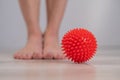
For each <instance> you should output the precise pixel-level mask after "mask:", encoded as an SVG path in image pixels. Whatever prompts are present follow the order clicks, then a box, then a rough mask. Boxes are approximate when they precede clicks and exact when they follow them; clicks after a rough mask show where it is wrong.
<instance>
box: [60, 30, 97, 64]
mask: <svg viewBox="0 0 120 80" xmlns="http://www.w3.org/2000/svg"><path fill="white" fill-rule="evenodd" d="M62 49H63V51H64V54H65V55H66V57H67V58H68V59H70V60H71V61H73V62H76V63H82V62H86V61H88V60H89V59H91V58H92V57H93V56H94V54H95V52H96V49H97V41H96V38H95V37H94V35H93V34H92V33H91V32H90V31H88V30H86V29H83V28H75V29H73V30H70V31H68V32H67V33H66V34H65V35H64V36H63V39H62Z"/></svg>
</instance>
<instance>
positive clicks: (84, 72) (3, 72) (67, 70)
mask: <svg viewBox="0 0 120 80" xmlns="http://www.w3.org/2000/svg"><path fill="white" fill-rule="evenodd" d="M12 55H13V52H1V53H0V80H120V49H106V50H102V49H101V50H98V51H97V54H96V56H95V57H94V58H93V59H91V60H90V61H89V62H87V63H84V64H75V63H73V62H71V61H69V60H28V61H26V60H15V59H13V57H12Z"/></svg>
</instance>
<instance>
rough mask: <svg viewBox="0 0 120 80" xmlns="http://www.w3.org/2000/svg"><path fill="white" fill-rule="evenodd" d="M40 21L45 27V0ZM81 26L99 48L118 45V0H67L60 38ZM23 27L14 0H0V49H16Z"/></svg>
mask: <svg viewBox="0 0 120 80" xmlns="http://www.w3.org/2000/svg"><path fill="white" fill-rule="evenodd" d="M40 7H41V10H40V11H41V12H40V13H41V14H40V22H41V28H42V30H43V31H44V29H45V27H46V7H45V0H41V6H40ZM75 27H83V28H86V29H88V30H90V31H91V32H93V34H94V35H95V36H96V38H97V41H98V45H99V48H100V49H105V48H111V47H112V48H120V37H119V35H120V0H68V4H67V8H66V12H65V15H64V19H63V21H62V24H61V29H60V40H61V39H62V36H63V35H64V34H65V33H66V32H67V31H68V30H70V29H73V28H75ZM26 37H27V34H26V27H25V22H24V20H23V16H22V14H21V11H20V8H19V5H18V0H0V51H6V50H16V49H19V48H21V47H23V46H24V45H25V43H26Z"/></svg>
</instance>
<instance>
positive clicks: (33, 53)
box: [14, 0, 42, 59]
mask: <svg viewBox="0 0 120 80" xmlns="http://www.w3.org/2000/svg"><path fill="white" fill-rule="evenodd" d="M19 3H20V7H21V10H22V13H23V16H24V19H25V21H26V26H27V32H28V41H27V44H26V46H25V47H24V48H23V49H21V50H20V51H18V52H16V53H15V55H14V57H15V58H17V59H32V58H41V57H42V36H41V30H40V28H39V5H40V0H19Z"/></svg>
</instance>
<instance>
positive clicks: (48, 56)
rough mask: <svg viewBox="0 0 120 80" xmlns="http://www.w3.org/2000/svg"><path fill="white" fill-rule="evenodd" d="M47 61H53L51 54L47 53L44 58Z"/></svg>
mask: <svg viewBox="0 0 120 80" xmlns="http://www.w3.org/2000/svg"><path fill="white" fill-rule="evenodd" d="M43 57H44V58H45V59H52V58H53V55H52V54H51V53H45V54H44V56H43Z"/></svg>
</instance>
